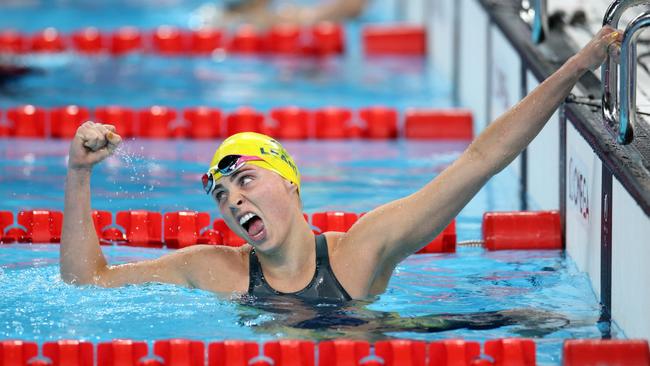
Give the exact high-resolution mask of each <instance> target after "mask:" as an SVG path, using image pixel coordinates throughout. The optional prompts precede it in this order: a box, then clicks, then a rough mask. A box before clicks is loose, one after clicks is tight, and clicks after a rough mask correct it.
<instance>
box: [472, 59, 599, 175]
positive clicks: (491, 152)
mask: <svg viewBox="0 0 650 366" xmlns="http://www.w3.org/2000/svg"><path fill="white" fill-rule="evenodd" d="M586 70H587V67H586V66H583V65H582V64H581V62H580V61H579V60H578V59H577V58H576V57H573V58H571V59H570V60H569V61H567V62H566V63H565V64H564V65H563V66H562V67H561V68H560V69H559V70H558V71H557V72H555V73H554V74H553V75H551V76H550V77H548V78H547V79H546V80H545V81H544V82H543V83H542V84H540V85H539V86H538V87H537V88H536V89H535V90H533V91H532V92H531V93H530V94H528V95H527V96H526V97H525V98H524V99H523V100H522V101H521V102H519V103H518V104H517V105H515V106H514V107H512V108H511V109H510V110H508V111H507V112H505V113H504V114H503V115H501V116H500V117H499V118H497V119H496V120H495V121H494V122H492V123H491V124H490V125H489V126H488V127H487V128H486V129H485V130H484V131H483V133H481V134H480V135H479V136H478V137H477V138H476V140H475V141H474V142H472V144H471V145H470V147H469V150H470V151H472V152H474V153H475V154H477V155H479V156H481V157H482V158H483V159H484V161H485V167H486V168H487V169H488V171H486V174H489V175H493V174H496V173H498V172H499V171H501V170H502V169H503V168H505V167H506V166H507V165H508V164H510V163H511V162H512V161H513V160H514V159H515V158H516V157H517V156H518V155H519V154H520V153H521V151H522V150H523V149H524V148H525V147H526V146H527V145H528V144H529V143H530V142H531V141H532V140H533V139H534V138H535V136H537V134H538V133H539V132H540V131H541V130H542V128H543V127H544V125H545V124H546V122H547V121H548V120H549V119H550V117H551V115H552V114H553V113H554V112H555V110H556V109H557V108H558V107H559V106H560V104H561V103H562V102H563V101H564V99H565V98H566V97H567V96H568V95H569V93H570V92H571V89H572V88H573V87H574V86H575V84H576V83H577V82H578V80H579V79H580V77H581V76H582V74H583V73H584V72H585V71H586Z"/></svg>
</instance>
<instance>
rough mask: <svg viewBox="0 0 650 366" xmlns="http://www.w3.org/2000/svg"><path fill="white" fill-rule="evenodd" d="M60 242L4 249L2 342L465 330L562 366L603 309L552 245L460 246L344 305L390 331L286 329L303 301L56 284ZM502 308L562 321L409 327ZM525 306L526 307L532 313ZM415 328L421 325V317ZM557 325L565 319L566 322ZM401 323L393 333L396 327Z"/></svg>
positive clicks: (150, 252) (121, 252)
mask: <svg viewBox="0 0 650 366" xmlns="http://www.w3.org/2000/svg"><path fill="white" fill-rule="evenodd" d="M104 252H105V253H106V255H107V256H108V258H109V261H110V262H112V263H118V262H127V261H134V260H142V259H149V258H155V257H157V256H159V255H161V254H164V253H165V252H166V251H165V250H160V249H141V248H130V247H111V248H105V249H104ZM57 257H58V247H57V246H56V245H33V246H29V247H28V246H25V245H7V246H3V247H2V248H0V283H1V284H2V291H3V294H4V296H3V297H2V298H0V339H2V338H20V339H30V340H36V341H38V342H43V341H48V340H55V339H60V338H74V339H85V340H91V341H94V342H97V341H106V340H110V339H113V338H130V339H139V340H154V339H164V338H173V337H182V338H190V339H198V340H203V341H212V340H223V339H249V340H256V341H265V340H270V339H276V338H278V337H292V338H306V339H316V340H318V339H327V338H332V337H334V338H340V337H346V336H347V337H354V338H367V339H370V340H377V339H382V338H387V337H399V338H413V339H421V340H427V341H432V340H438V339H446V338H455V337H461V338H465V339H468V340H478V341H484V340H486V339H496V338H501V337H512V336H533V337H538V338H537V339H536V343H537V347H538V352H537V356H538V361H539V364H542V365H544V364H558V363H559V355H560V350H561V344H562V341H563V339H564V338H593V337H599V336H600V332H599V330H598V328H597V327H596V325H595V324H596V323H595V321H596V319H597V317H598V315H599V305H598V303H597V301H596V300H595V298H594V296H593V294H592V293H591V290H590V287H589V284H588V280H587V278H586V277H585V276H584V275H583V274H580V273H578V272H577V270H576V268H575V266H574V264H573V263H572V262H571V261H570V260H567V259H565V258H564V256H563V255H562V253H560V252H557V251H529V252H512V251H504V252H496V253H486V252H483V251H482V250H481V249H477V248H462V249H461V250H460V251H459V253H458V254H454V255H419V256H413V257H410V258H409V259H407V260H406V261H405V262H403V263H402V264H400V265H399V266H398V268H397V270H396V272H395V275H394V276H393V279H392V280H391V283H390V286H389V289H388V290H387V292H386V293H385V294H384V295H382V296H381V297H380V298H379V299H378V300H377V301H375V302H373V303H371V304H365V303H359V304H353V305H350V307H349V308H348V309H347V310H346V311H347V314H348V315H349V316H350V317H354V318H358V319H366V320H368V321H370V323H371V324H378V325H381V324H383V323H382V321H381V320H378V318H381V317H382V316H383V317H386V316H389V317H390V318H391V319H392V321H391V322H390V327H391V329H390V330H389V331H387V332H385V333H381V332H374V333H369V332H365V333H364V332H359V331H354V330H349V331H348V332H345V331H342V330H341V329H337V330H336V331H335V330H331V329H329V330H328V329H324V330H318V331H316V332H313V331H310V330H305V329H297V328H292V327H291V326H290V325H291V324H293V322H292V319H293V318H296V317H299V318H300V316H301V315H303V314H304V316H305V317H307V318H309V317H310V316H313V315H312V314H311V312H313V309H312V310H310V309H309V308H305V309H302V308H300V307H296V306H295V304H291V306H292V307H291V309H292V314H293V315H292V316H287V315H286V314H281V313H277V312H273V311H266V310H261V309H258V308H253V307H249V306H244V305H241V304H240V303H239V302H238V301H237V300H233V299H230V298H229V296H227V295H223V296H218V295H215V294H212V293H208V292H205V291H200V290H188V289H184V288H180V287H175V286H170V285H162V284H150V285H142V286H128V287H123V288H118V289H101V288H95V287H74V286H70V285H67V284H64V283H63V282H61V279H60V277H59V274H58V265H57ZM503 309H525V311H529V310H531V309H534V311H536V312H539V311H540V310H544V311H549V312H553V316H554V317H557V316H563V317H567V318H568V319H570V321H571V324H569V325H567V326H563V327H560V326H558V322H557V321H556V320H554V319H550V320H549V319H548V315H543V316H541V317H540V316H539V315H535V314H533V316H531V317H530V318H529V319H530V321H529V322H528V323H521V324H516V325H510V326H504V327H500V328H497V329H492V330H451V331H444V332H439V333H431V332H429V333H419V332H415V331H412V330H411V331H409V329H411V328H409V327H411V326H412V321H410V320H411V318H413V317H428V318H427V319H429V321H433V320H435V317H432V315H435V314H445V313H447V314H448V313H455V314H459V313H474V312H484V311H492V310H503ZM531 311H532V310H531ZM420 324H428V321H427V320H422V321H420ZM561 324H563V323H561ZM400 328H402V329H404V330H403V331H399V329H400Z"/></svg>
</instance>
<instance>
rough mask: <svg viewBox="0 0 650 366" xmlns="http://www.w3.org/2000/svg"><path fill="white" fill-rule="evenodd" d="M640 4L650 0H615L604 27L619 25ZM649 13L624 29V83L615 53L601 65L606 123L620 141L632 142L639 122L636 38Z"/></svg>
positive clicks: (646, 3) (609, 9)
mask: <svg viewBox="0 0 650 366" xmlns="http://www.w3.org/2000/svg"><path fill="white" fill-rule="evenodd" d="M637 5H650V0H615V1H614V2H612V3H611V4H610V5H609V7H608V8H607V11H606V12H605V16H604V17H603V26H610V27H612V28H618V23H619V21H620V20H621V16H622V15H623V13H624V12H625V11H626V10H627V9H629V8H631V7H634V6H637ZM649 15H650V13H644V14H641V15H640V16H639V17H637V18H635V19H634V21H633V22H632V23H630V24H629V25H628V27H627V29H626V30H625V34H624V36H623V44H622V47H621V79H622V81H623V82H624V83H622V84H621V85H620V87H619V85H618V64H617V62H616V58H615V57H612V52H609V53H608V55H607V59H606V60H605V64H604V65H603V67H602V68H601V81H602V85H603V96H602V115H603V122H604V123H605V127H606V128H607V129H608V130H609V131H610V132H611V133H612V134H613V135H614V136H615V137H616V139H617V141H618V142H619V143H621V144H629V143H630V142H632V139H633V136H634V134H633V128H634V124H635V123H636V41H637V38H638V35H639V33H640V31H641V30H642V29H644V28H645V27H647V26H648V21H644V20H643V19H645V18H646V17H648V16H649ZM617 93H618V95H617ZM617 96H618V98H617ZM619 100H620V105H619Z"/></svg>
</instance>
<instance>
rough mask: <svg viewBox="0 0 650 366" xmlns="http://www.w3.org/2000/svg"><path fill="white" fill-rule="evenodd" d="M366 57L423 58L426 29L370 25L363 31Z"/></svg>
mask: <svg viewBox="0 0 650 366" xmlns="http://www.w3.org/2000/svg"><path fill="white" fill-rule="evenodd" d="M362 37H363V40H362V43H363V50H364V53H365V54H366V55H412V56H424V55H425V54H426V52H427V39H426V38H427V37H426V29H425V28H424V27H423V26H417V25H384V24H382V25H371V26H366V27H365V28H364V29H363V35H362Z"/></svg>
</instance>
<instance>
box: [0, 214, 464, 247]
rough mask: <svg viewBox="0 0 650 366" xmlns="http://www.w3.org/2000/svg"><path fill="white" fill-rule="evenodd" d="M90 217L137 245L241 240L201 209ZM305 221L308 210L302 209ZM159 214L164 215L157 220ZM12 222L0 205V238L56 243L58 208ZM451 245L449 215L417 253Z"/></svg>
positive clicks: (329, 223) (119, 239)
mask: <svg viewBox="0 0 650 366" xmlns="http://www.w3.org/2000/svg"><path fill="white" fill-rule="evenodd" d="M360 216H363V214H361V215H357V214H356V213H351V212H336V211H328V212H316V213H314V214H312V215H311V225H312V227H313V228H314V233H321V232H326V231H340V232H346V231H348V230H349V229H350V227H352V225H353V224H354V223H355V222H356V221H357V220H358V218H359V217H360ZM92 217H93V223H94V226H95V231H96V233H97V237H98V238H99V240H100V243H101V244H103V245H110V244H113V243H116V244H121V245H130V246H138V247H154V248H156V247H157V248H161V247H163V246H166V247H167V248H170V249H180V248H185V247H188V246H192V245H197V244H209V245H226V246H232V247H239V246H241V245H244V244H245V243H246V242H245V241H244V240H243V239H242V238H240V237H239V236H237V234H235V233H234V232H233V231H232V230H230V228H229V227H228V226H227V225H226V223H225V221H224V220H223V219H220V218H218V219H215V220H214V221H212V222H211V219H210V215H209V213H207V212H196V211H179V212H168V213H165V214H164V215H163V214H161V213H159V212H152V211H145V210H132V211H119V212H117V213H116V214H115V225H113V215H112V213H111V212H109V211H97V210H95V211H93V212H92ZM304 217H305V220H306V221H307V222H309V215H307V214H304ZM163 218H164V221H163ZM16 224H17V225H14V218H13V213H12V212H10V211H0V242H2V243H59V242H60V241H61V228H62V224H63V213H62V212H60V211H52V210H32V211H20V212H19V213H18V215H17V219H16ZM455 251H456V225H455V221H452V222H451V223H450V224H449V225H448V226H447V227H446V228H445V229H444V230H443V231H442V232H441V233H440V234H439V235H438V236H437V237H436V238H435V239H434V240H432V241H431V242H430V243H428V244H427V245H426V246H425V247H424V248H422V249H421V250H420V251H419V252H418V253H453V252H455Z"/></svg>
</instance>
